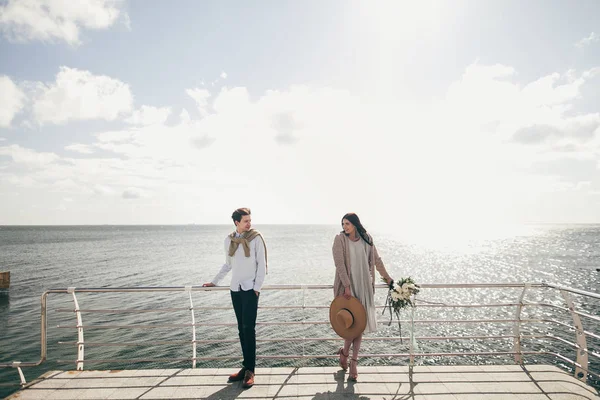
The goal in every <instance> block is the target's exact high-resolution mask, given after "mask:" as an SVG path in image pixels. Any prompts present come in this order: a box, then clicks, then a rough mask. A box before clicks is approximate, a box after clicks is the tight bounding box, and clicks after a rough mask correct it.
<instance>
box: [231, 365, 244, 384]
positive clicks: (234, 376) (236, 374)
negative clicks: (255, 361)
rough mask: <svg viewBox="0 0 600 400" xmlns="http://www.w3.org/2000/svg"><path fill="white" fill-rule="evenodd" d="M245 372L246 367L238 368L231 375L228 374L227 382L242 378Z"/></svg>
mask: <svg viewBox="0 0 600 400" xmlns="http://www.w3.org/2000/svg"><path fill="white" fill-rule="evenodd" d="M245 374H246V368H242V369H240V370H239V371H238V372H236V373H235V374H233V375H229V382H238V381H241V380H242V379H244V375H245Z"/></svg>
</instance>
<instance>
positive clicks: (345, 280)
mask: <svg viewBox="0 0 600 400" xmlns="http://www.w3.org/2000/svg"><path fill="white" fill-rule="evenodd" d="M372 240H373V239H372V238H371V241H372ZM349 242H350V239H348V236H346V234H345V233H344V232H342V233H340V234H338V235H337V236H336V237H335V239H334V240H333V249H332V250H333V262H334V263H335V279H334V281H333V293H334V295H335V297H337V296H341V295H343V294H344V288H345V287H346V286H350V282H351V281H352V274H351V272H350V249H349V247H348V246H349ZM368 257H369V273H370V274H371V284H372V285H373V288H375V269H374V268H373V265H374V266H375V268H377V272H379V274H380V275H381V276H383V277H384V278H385V279H387V280H390V279H391V277H390V275H389V274H388V273H387V271H386V269H385V266H384V265H383V261H382V260H381V257H379V253H378V252H377V248H376V247H375V245H373V246H369V254H368Z"/></svg>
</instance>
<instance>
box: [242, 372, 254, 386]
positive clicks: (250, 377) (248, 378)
mask: <svg viewBox="0 0 600 400" xmlns="http://www.w3.org/2000/svg"><path fill="white" fill-rule="evenodd" d="M252 385H254V372H252V371H246V375H244V383H242V387H243V388H244V389H248V388H251V387H252Z"/></svg>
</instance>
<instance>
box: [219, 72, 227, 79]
mask: <svg viewBox="0 0 600 400" xmlns="http://www.w3.org/2000/svg"><path fill="white" fill-rule="evenodd" d="M219 76H220V77H221V79H227V72H225V71H223V72H221V75H219Z"/></svg>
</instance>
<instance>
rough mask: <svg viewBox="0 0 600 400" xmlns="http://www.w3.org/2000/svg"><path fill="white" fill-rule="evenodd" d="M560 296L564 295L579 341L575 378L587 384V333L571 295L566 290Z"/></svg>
mask: <svg viewBox="0 0 600 400" xmlns="http://www.w3.org/2000/svg"><path fill="white" fill-rule="evenodd" d="M560 294H562V297H563V298H564V299H565V302H566V303H567V307H568V308H569V312H570V313H571V318H573V326H574V327H575V340H576V341H577V364H579V366H577V365H575V374H574V376H575V378H577V379H579V380H580V381H582V382H586V381H587V374H586V372H585V371H587V369H588V353H587V341H586V338H585V333H584V332H583V325H582V324H581V319H580V318H579V315H577V314H575V304H574V303H573V300H572V299H571V296H570V295H569V293H567V292H566V291H565V290H561V291H560Z"/></svg>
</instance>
